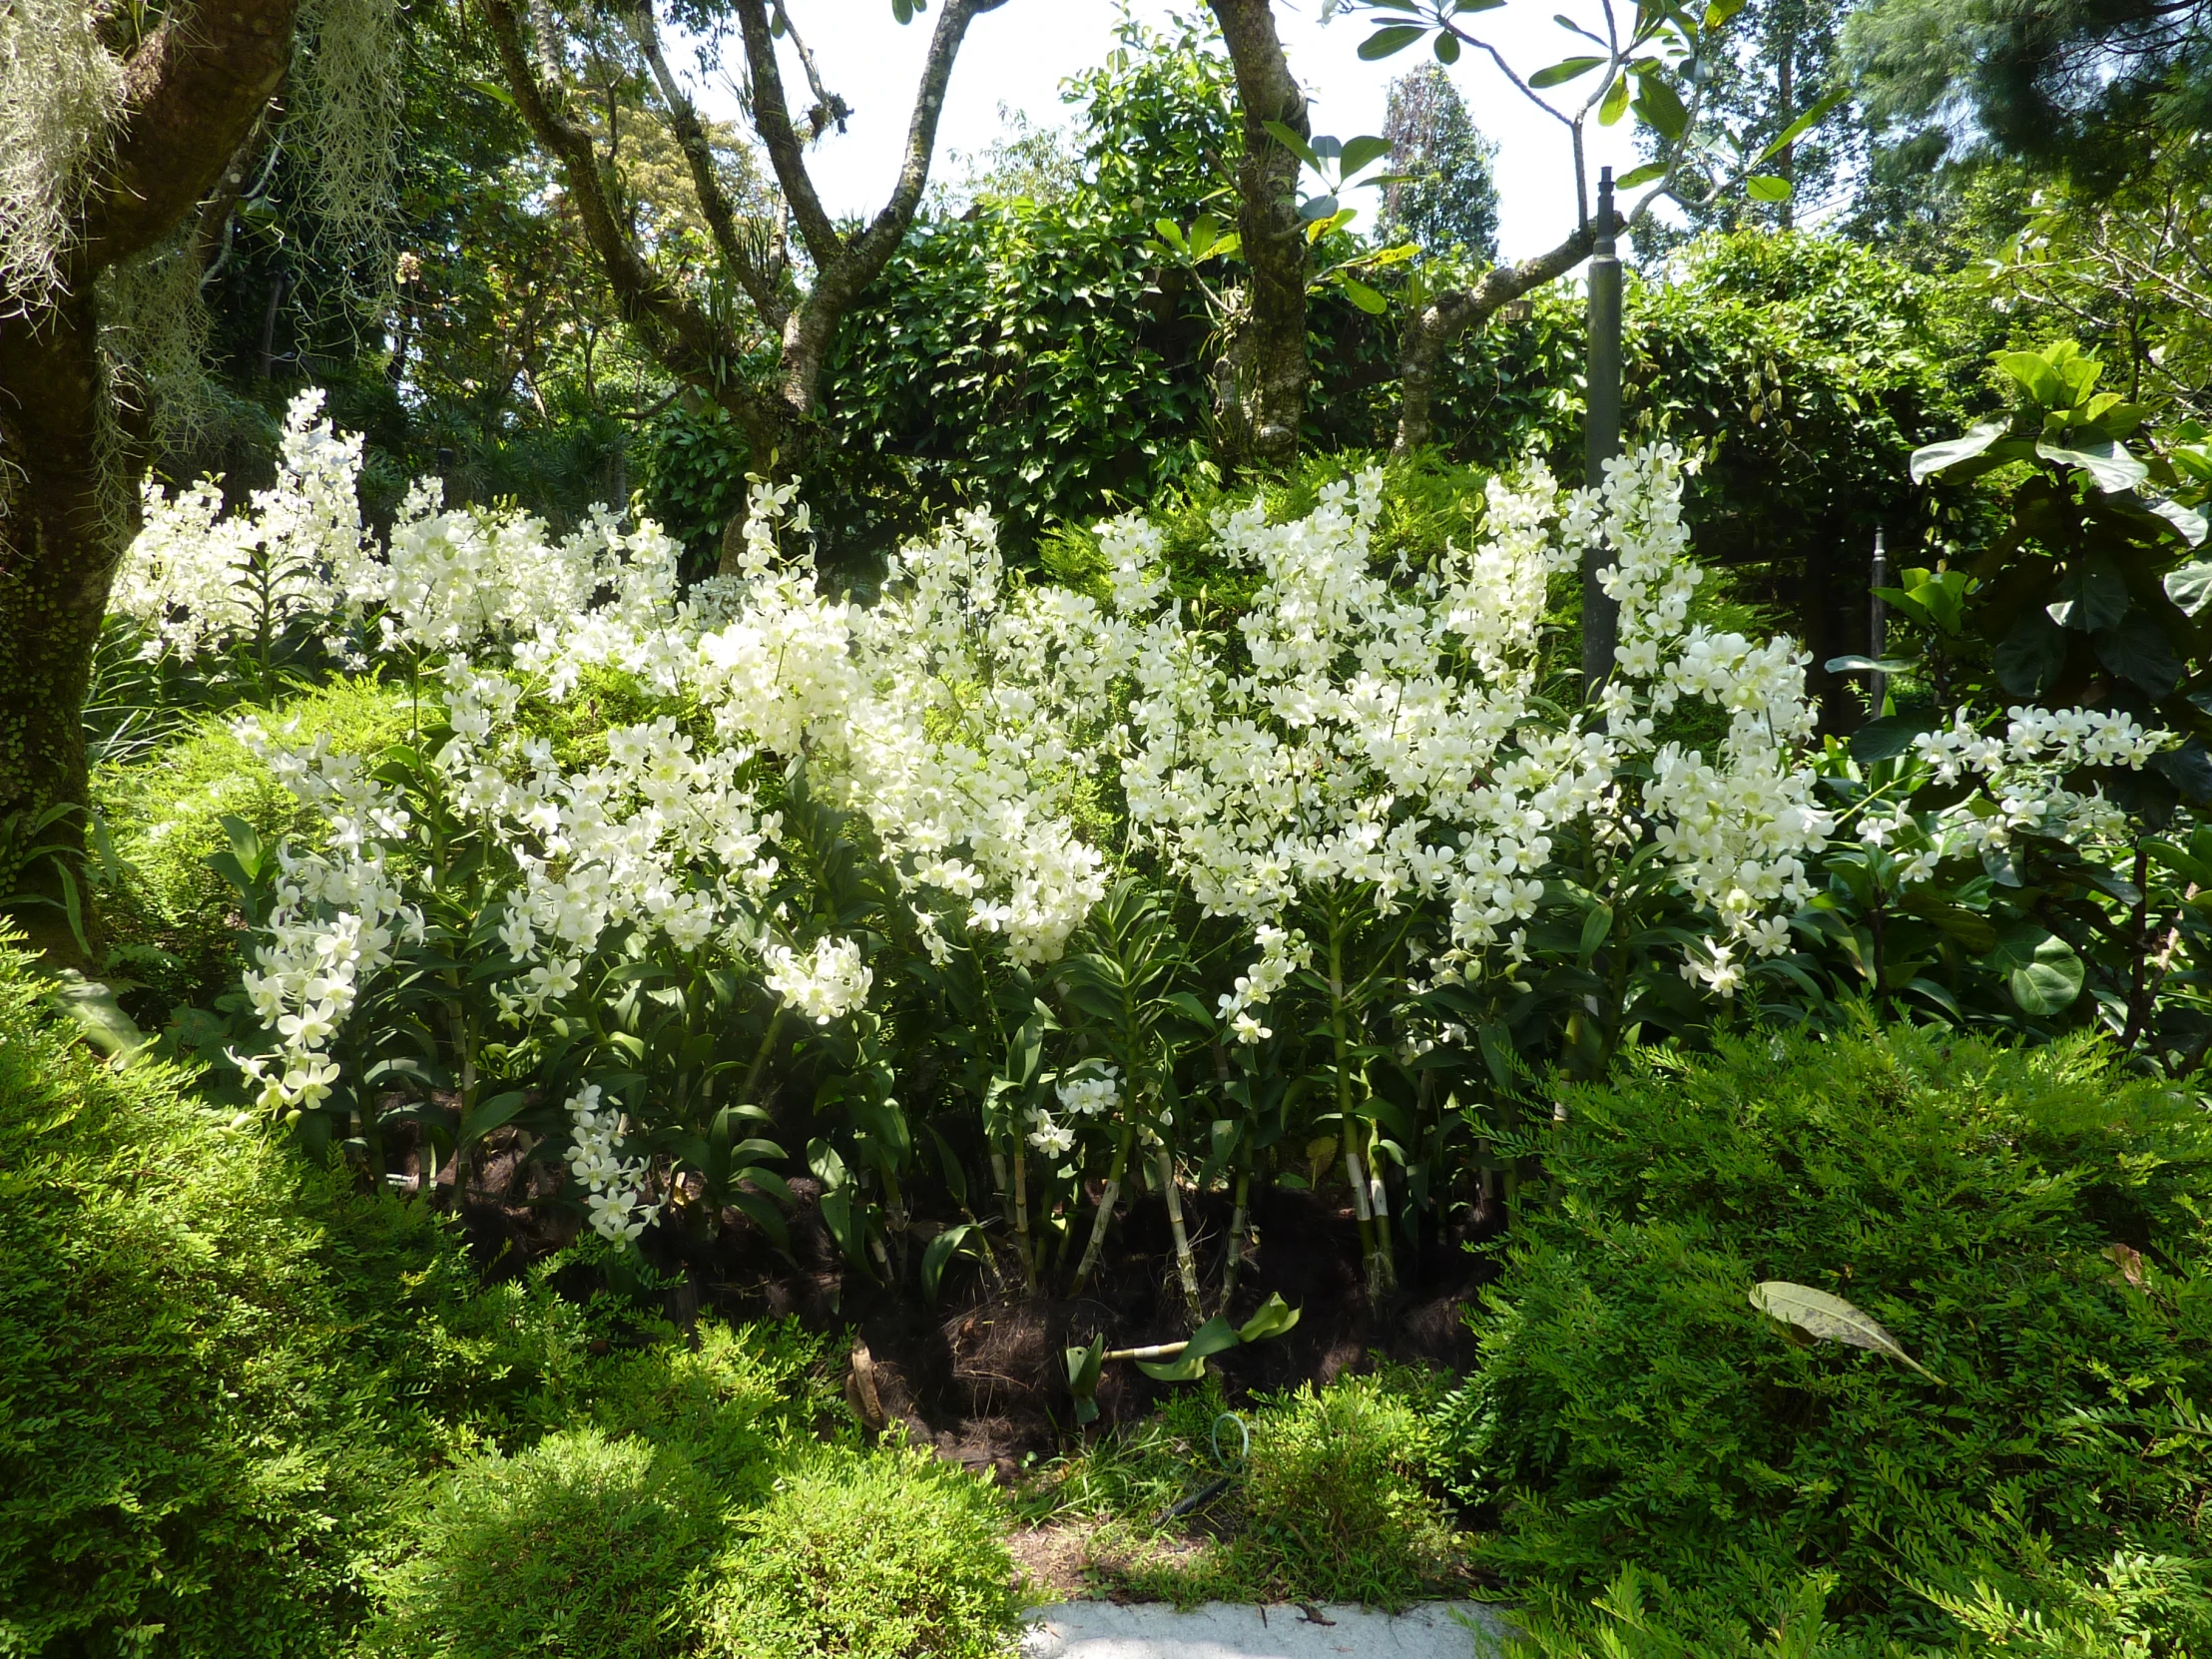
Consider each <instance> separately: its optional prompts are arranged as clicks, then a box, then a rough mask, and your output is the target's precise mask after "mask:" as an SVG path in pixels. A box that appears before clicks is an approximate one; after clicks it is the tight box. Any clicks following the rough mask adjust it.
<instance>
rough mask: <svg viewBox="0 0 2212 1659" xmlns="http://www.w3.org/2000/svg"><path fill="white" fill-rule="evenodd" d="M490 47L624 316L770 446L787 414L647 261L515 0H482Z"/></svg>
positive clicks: (669, 363)
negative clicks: (530, 46)
mask: <svg viewBox="0 0 2212 1659" xmlns="http://www.w3.org/2000/svg"><path fill="white" fill-rule="evenodd" d="M481 5H482V9H483V13H484V20H485V22H486V23H487V24H488V25H489V26H490V29H491V37H492V47H493V50H494V51H496V52H497V54H498V56H499V66H500V69H501V71H502V73H503V74H504V75H505V76H506V79H507V90H508V91H509V93H511V94H512V95H513V97H514V101H515V108H516V109H517V110H519V111H520V112H521V114H522V119H523V121H524V123H525V124H526V125H527V126H528V127H529V129H530V131H531V133H532V134H533V135H535V136H536V138H537V141H538V142H539V143H540V144H542V145H544V146H545V148H546V149H547V150H549V151H550V152H552V154H553V156H554V157H555V159H556V160H557V161H559V163H560V164H561V174H562V178H563V179H564V181H565V182H566V183H567V185H568V191H569V197H570V199H571V200H572V201H573V202H574V203H575V205H576V214H577V218H578V220H579V221H580V222H581V223H582V225H583V228H584V235H585V237H586V239H587V240H588V241H589V242H590V243H591V245H592V250H593V252H595V253H596V254H597V255H598V256H599V263H600V265H601V267H602V268H603V269H604V270H605V271H606V273H607V281H608V285H609V286H611V287H612V288H613V289H614V293H615V302H616V304H617V306H618V307H619V308H620V309H621V311H622V315H623V319H624V320H625V321H627V322H629V323H631V324H632V325H633V326H635V327H638V328H640V329H642V330H643V331H645V333H646V334H647V336H648V338H649V342H650V343H651V345H652V347H653V350H654V354H655V355H656V356H658V357H659V358H660V359H661V361H662V363H663V364H664V365H665V366H666V367H667V368H668V369H669V370H670V372H672V373H674V374H675V375H677V377H678V378H680V379H683V380H685V381H688V382H689V383H691V384H692V385H695V386H697V387H698V388H699V389H700V390H701V391H703V392H705V393H706V394H707V395H708V396H710V397H712V398H713V399H714V400H715V401H716V402H717V403H719V404H720V405H721V406H722V407H723V408H725V409H727V410H728V411H729V412H730V413H731V414H732V415H733V416H735V417H736V418H737V420H738V422H739V424H740V425H741V426H742V427H743V428H744V429H745V431H746V434H747V437H748V438H749V440H751V441H753V442H755V443H757V444H759V445H761V446H762V447H764V448H766V447H768V446H770V445H772V444H773V443H774V442H775V441H776V439H777V437H778V435H780V433H781V431H782V429H783V426H784V420H783V418H782V417H781V414H780V412H779V411H777V410H775V409H773V408H771V407H770V406H769V405H768V402H767V400H766V399H764V398H763V397H762V396H761V395H760V394H759V393H758V392H757V391H755V390H754V389H753V388H752V387H751V386H749V385H747V384H746V383H745V382H744V381H743V380H742V379H741V378H740V377H739V376H738V375H737V373H736V370H735V361H736V358H737V355H738V352H737V350H736V346H735V342H733V341H732V340H730V339H729V338H728V336H727V335H726V334H725V333H724V332H723V330H722V329H721V328H720V327H718V326H717V325H716V324H715V322H714V320H713V319H712V318H710V317H709V316H708V315H707V314H706V313H705V312H704V311H702V310H701V309H700V308H699V307H698V306H697V305H694V304H693V303H691V301H689V300H687V299H686V298H684V296H683V295H682V294H680V293H678V292H677V291H676V290H675V289H674V288H673V287H671V286H670V285H669V283H668V282H667V281H666V280H665V279H664V278H663V277H662V276H661V275H660V273H659V272H657V271H655V270H654V269H653V268H652V267H651V266H650V265H648V264H647V263H646V262H645V260H644V258H643V257H642V256H641V255H640V254H639V253H638V251H637V248H636V247H635V246H634V245H633V244H632V242H631V240H630V234H629V231H628V229H627V227H625V226H624V224H623V223H622V221H621V220H620V219H619V218H618V217H617V216H616V213H615V209H614V204H613V203H612V201H610V199H609V195H608V189H607V185H608V181H607V179H606V177H605V176H604V174H603V173H602V171H601V168H600V161H599V156H598V153H597V152H596V151H595V150H594V148H593V146H592V138H591V134H589V133H588V132H586V131H585V130H584V129H583V128H581V127H579V126H577V125H576V124H575V123H573V122H572V121H570V120H569V119H568V118H567V117H566V115H564V114H563V113H562V112H561V110H560V109H559V108H558V105H557V102H556V101H557V100H558V99H559V98H560V96H561V94H560V90H559V89H558V88H557V87H556V88H550V89H549V88H547V87H544V86H541V85H540V84H539V81H538V78H537V73H536V71H535V69H534V68H533V67H532V65H531V62H530V55H529V53H528V51H527V50H526V49H525V47H524V44H523V39H522V29H521V22H520V19H519V18H518V17H517V16H516V13H515V7H514V0H481Z"/></svg>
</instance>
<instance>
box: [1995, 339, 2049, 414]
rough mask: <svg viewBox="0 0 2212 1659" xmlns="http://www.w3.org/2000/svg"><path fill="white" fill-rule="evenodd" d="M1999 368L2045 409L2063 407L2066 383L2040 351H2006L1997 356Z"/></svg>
mask: <svg viewBox="0 0 2212 1659" xmlns="http://www.w3.org/2000/svg"><path fill="white" fill-rule="evenodd" d="M1997 368H1998V369H1999V371H2001V372H2002V373H2005V374H2008V375H2010V376H2011V377H2012V378H2013V379H2014V380H2016V381H2018V382H2019V384H2020V386H2021V388H2022V389H2024V390H2025V391H2026V392H2027V394H2028V396H2030V397H2032V398H2034V399H2035V401H2036V402H2038V403H2040V404H2042V405H2043V406H2044V407H2045V408H2052V407H2063V406H2064V404H2063V403H2062V402H2061V399H2062V398H2063V396H2064V393H2065V381H2064V380H2062V379H2060V378H2059V375H2058V370H2057V369H2056V368H2054V367H2053V366H2052V365H2051V363H2050V361H2049V360H2048V359H2047V358H2045V357H2044V356H2043V354H2042V353H2041V352H2039V351H2004V352H1999V353H1998V355H1997Z"/></svg>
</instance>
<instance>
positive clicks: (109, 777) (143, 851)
mask: <svg viewBox="0 0 2212 1659" xmlns="http://www.w3.org/2000/svg"><path fill="white" fill-rule="evenodd" d="M243 712H248V713H255V714H259V715H260V716H261V718H262V719H264V720H265V721H266V722H267V723H268V724H269V725H270V727H271V728H272V729H280V728H282V727H283V726H285V725H287V724H290V723H294V722H296V726H295V727H294V735H295V737H296V738H297V740H298V741H301V742H308V741H312V740H313V739H314V738H316V737H326V738H328V739H329V742H330V747H331V749H332V750H333V751H335V752H337V753H339V754H344V755H371V754H374V753H376V752H377V751H379V750H381V749H383V748H385V747H386V746H387V745H389V744H392V743H395V742H398V741H399V740H400V739H402V738H404V737H405V736H406V734H407V732H408V730H409V728H410V726H411V724H412V722H413V718H414V708H413V703H412V701H411V699H410V698H409V696H408V693H407V689H406V688H405V687H404V686H391V685H385V684H382V683H380V682H377V681H373V680H338V681H335V682H333V683H332V684H330V685H327V686H323V687H320V688H318V689H317V690H315V691H312V692H308V693H305V694H303V695H301V696H298V697H295V698H291V699H289V700H287V701H285V702H282V703H279V704H277V706H276V707H274V708H273V709H269V710H258V711H243ZM93 792H94V796H95V801H96V805H97V806H98V808H99V811H100V815H101V818H102V820H103V821H104V823H105V824H106V826H107V829H108V833H109V836H110V839H111V843H112V845H113V847H114V851H115V864H116V871H115V878H114V880H113V881H112V882H111V884H110V890H109V891H107V892H105V893H104V894H103V895H102V898H101V905H102V912H103V915H104V917H105V919H106V921H107V924H108V928H109V932H110V934H111V936H112V939H113V941H114V945H115V951H116V954H115V959H114V963H113V969H112V971H114V972H115V973H118V974H120V975H122V976H124V977H127V978H130V979H134V980H137V981H140V982H142V983H144V984H145V985H147V987H148V988H149V991H150V993H151V998H152V1000H153V1002H154V1003H155V1004H156V1005H155V1006H152V1007H148V1008H145V1009H143V1010H142V1011H143V1012H145V1013H146V1014H147V1015H148V1016H149V1017H156V1016H158V1015H159V1014H161V1013H164V1012H166V1011H167V1009H168V1007H169V1005H170V1004H172V1003H176V1002H189V1001H205V1000H207V999H208V998H209V997H211V996H212V995H213V994H214V993H215V992H216V991H218V990H220V989H223V988H224V987H225V986H226V984H227V983H228V982H229V981H230V980H231V978H232V977H233V975H234V974H235V973H236V971H237V965H236V958H235V952H236V950H237V942H238V935H237V933H236V931H235V929H234V925H233V922H232V913H233V911H234V909H235V908H236V903H237V900H236V895H235V894H233V892H232V891H231V888H230V886H229V885H228V883H226V882H225V881H224V879H223V877H221V876H220V875H218V874H216V873H215V871H214V870H212V869H210V868H209V867H208V859H209V858H211V857H212V856H214V855H215V854H216V853H218V852H221V851H223V850H224V849H225V848H226V847H227V846H229V845H230V835H229V833H228V831H226V830H225V829H224V827H223V820H224V819H225V818H226V817H236V818H241V819H244V820H245V821H246V822H247V823H249V824H251V825H253V826H254V828H255V829H257V830H260V831H261V832H262V834H263V835H264V836H265V837H267V838H270V839H273V840H274V839H275V838H277V837H279V836H284V835H290V836H293V837H294V838H298V839H302V840H304V839H308V838H311V837H312V836H313V835H314V833H315V832H316V830H317V828H318V826H319V825H320V824H321V819H320V817H319V815H317V814H314V813H312V812H309V811H308V810H307V809H305V808H303V807H301V806H300V805H299V804H298V802H296V801H294V800H293V799H292V797H291V795H290V794H289V793H288V792H286V791H285V789H284V788H283V786H282V785H280V784H278V783H277V780H276V778H275V777H274V776H273V775H272V774H271V772H270V770H269V768H268V767H266V766H264V765H263V764H262V763H261V761H259V760H258V759H256V758H255V756H254V754H253V752H252V751H251V750H249V749H248V748H247V747H246V745H245V744H243V743H241V742H240V741H239V740H238V739H237V738H236V737H234V736H233V735H232V733H231V730H230V727H229V725H228V721H227V719H226V720H216V719H210V720H208V721H206V722H204V723H203V724H202V725H200V726H199V727H197V728H196V729H194V730H192V731H191V732H190V733H189V734H188V735H186V736H184V737H182V738H180V739H178V740H177V741H175V742H172V743H169V744H165V745H164V746H162V747H161V748H159V749H157V750H156V751H155V752H154V753H153V754H152V755H150V756H148V757H147V758H146V759H144V760H142V761H137V762H134V763H133V764H131V765H128V766H119V767H109V768H104V769H102V771H101V772H100V773H99V775H98V776H97V777H96V778H95V779H94V781H93Z"/></svg>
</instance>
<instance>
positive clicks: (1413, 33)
mask: <svg viewBox="0 0 2212 1659" xmlns="http://www.w3.org/2000/svg"><path fill="white" fill-rule="evenodd" d="M1424 33H1426V31H1425V30H1422V29H1419V28H1416V27H1415V26H1414V25H1412V24H1410V23H1392V24H1390V25H1388V26H1387V27H1385V28H1382V29H1378V30H1376V31H1375V33H1374V34H1372V35H1370V36H1368V38H1367V39H1366V40H1364V41H1362V42H1361V43H1360V56H1361V57H1362V58H1364V59H1366V60H1367V61H1368V62H1369V63H1373V62H1375V60H1376V59H1378V58H1387V57H1389V56H1390V55H1391V54H1393V53H1396V52H1402V51H1404V50H1405V48H1406V47H1408V46H1410V45H1412V44H1413V42H1414V41H1416V40H1418V39H1420V37H1421V36H1422V35H1423V34H1424ZM1094 1414H1095V1408H1094ZM1085 1420H1086V1421H1087V1420H1089V1419H1088V1418H1086V1419H1085Z"/></svg>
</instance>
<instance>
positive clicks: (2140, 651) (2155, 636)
mask: <svg viewBox="0 0 2212 1659" xmlns="http://www.w3.org/2000/svg"><path fill="white" fill-rule="evenodd" d="M2090 640H2091V642H2092V643H2093V644H2094V645H2095V646H2096V650H2097V661H2098V662H2100V663H2102V664H2103V665H2104V666H2105V667H2106V668H2108V669H2110V670H2111V671H2112V672H2113V673H2114V674H2117V675H2119V676H2121V677H2122V678H2124V679H2127V680H2131V681H2133V682H2134V683H2135V684H2136V685H2138V686H2140V687H2142V688H2143V690H2144V691H2145V692H2147V693H2148V694H2149V695H2150V696H2152V697H2154V698H2156V697H2165V696H2167V695H2168V694H2170V693H2171V692H2172V691H2173V689H2174V688H2175V687H2176V686H2178V685H2180V684H2181V675H2182V667H2181V659H2180V658H2178V657H2176V656H2175V655H2174V650H2173V644H2172V642H2171V641H2169V640H2168V639H2167V638H2166V630H2165V629H2164V628H2163V627H2161V626H2160V625H2159V622H2158V619H2157V618H2156V617H2154V616H2145V615H2144V614H2143V613H2142V612H2140V611H2137V612H2136V613H2135V614H2133V615H2132V616H2129V617H2127V618H2125V619H2124V620H2123V621H2122V622H2121V623H2120V625H2119V626H2118V627H2116V628H2103V629H2099V630H2098V631H2097V632H2096V633H2095V634H2093V635H2091V636H2090Z"/></svg>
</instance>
